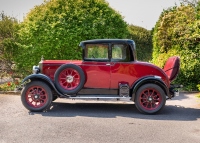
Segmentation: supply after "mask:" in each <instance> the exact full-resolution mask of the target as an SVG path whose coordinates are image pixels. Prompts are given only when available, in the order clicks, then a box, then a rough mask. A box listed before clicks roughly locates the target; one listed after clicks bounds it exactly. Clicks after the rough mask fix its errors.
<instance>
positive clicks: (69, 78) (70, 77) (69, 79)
mask: <svg viewBox="0 0 200 143" xmlns="http://www.w3.org/2000/svg"><path fill="white" fill-rule="evenodd" d="M73 80H74V77H73V76H71V75H68V76H67V79H66V81H67V82H68V83H72V82H73Z"/></svg>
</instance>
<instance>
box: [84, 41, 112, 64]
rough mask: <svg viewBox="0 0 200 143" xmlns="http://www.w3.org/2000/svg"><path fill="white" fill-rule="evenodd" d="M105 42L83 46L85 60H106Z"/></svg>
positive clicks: (106, 47) (106, 46) (106, 49)
mask: <svg viewBox="0 0 200 143" xmlns="http://www.w3.org/2000/svg"><path fill="white" fill-rule="evenodd" d="M108 47H109V46H108V45H107V44H87V45H86V48H85V57H84V59H85V60H108Z"/></svg>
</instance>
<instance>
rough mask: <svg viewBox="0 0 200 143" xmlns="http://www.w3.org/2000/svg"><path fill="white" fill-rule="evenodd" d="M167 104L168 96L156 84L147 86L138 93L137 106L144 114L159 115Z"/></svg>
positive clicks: (142, 87)
mask: <svg viewBox="0 0 200 143" xmlns="http://www.w3.org/2000/svg"><path fill="white" fill-rule="evenodd" d="M165 103H166V95H165V93H164V91H163V89H162V88H161V87H159V86H158V85H156V84H145V85H143V86H141V87H140V88H139V89H138V90H137V92H136V97H135V106H136V108H137V109H138V110H139V111H140V112H142V113H146V114H154V113H157V112H159V111H160V110H161V109H163V107H164V106H165Z"/></svg>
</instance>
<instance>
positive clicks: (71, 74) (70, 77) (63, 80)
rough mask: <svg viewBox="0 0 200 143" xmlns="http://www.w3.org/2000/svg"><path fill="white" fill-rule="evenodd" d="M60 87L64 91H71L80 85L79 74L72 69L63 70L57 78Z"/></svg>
mask: <svg viewBox="0 0 200 143" xmlns="http://www.w3.org/2000/svg"><path fill="white" fill-rule="evenodd" d="M58 81H59V84H60V85H61V87H62V88H63V89H65V90H73V89H75V88H77V87H78V85H79V84H80V74H79V73H78V72H77V71H76V70H75V69H72V68H67V69H64V70H63V71H62V72H60V74H59V76H58Z"/></svg>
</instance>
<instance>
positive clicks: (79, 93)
mask: <svg viewBox="0 0 200 143" xmlns="http://www.w3.org/2000/svg"><path fill="white" fill-rule="evenodd" d="M80 46H81V47H82V50H83V60H44V59H42V60H41V61H40V63H39V66H34V67H33V71H34V74H32V75H29V76H27V77H26V78H25V79H24V80H23V82H25V81H27V80H31V82H29V83H28V84H27V85H25V87H24V89H23V92H22V103H23V105H24V106H25V107H26V108H27V109H28V110H31V111H42V110H44V109H46V108H47V107H48V106H49V105H50V103H51V101H52V100H54V99H56V98H57V97H62V98H63V97H64V98H97V99H99V98H114V99H117V100H119V99H121V98H130V99H131V100H132V101H134V102H135V104H136V107H137V109H138V110H139V111H141V112H143V113H148V114H153V113H156V112H158V111H160V110H161V109H162V108H163V107H164V105H165V101H166V99H167V98H172V97H174V92H175V88H179V86H176V87H175V86H174V85H171V82H172V81H173V80H174V79H175V78H176V76H177V74H178V72H179V67H180V59H179V57H176V56H174V57H171V58H169V60H168V61H167V62H166V64H165V67H164V69H161V68H159V67H157V66H155V65H153V64H151V63H147V62H140V61H137V56H136V48H135V43H134V41H133V40H129V39H99V40H88V41H83V42H81V43H80ZM53 93H54V94H53ZM55 93H56V94H55Z"/></svg>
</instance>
